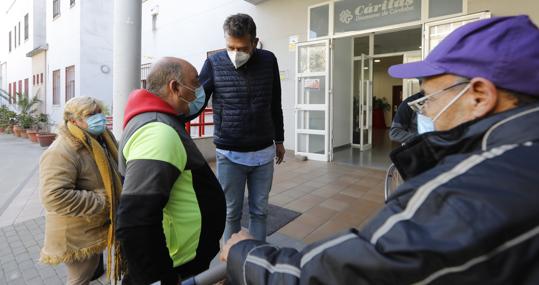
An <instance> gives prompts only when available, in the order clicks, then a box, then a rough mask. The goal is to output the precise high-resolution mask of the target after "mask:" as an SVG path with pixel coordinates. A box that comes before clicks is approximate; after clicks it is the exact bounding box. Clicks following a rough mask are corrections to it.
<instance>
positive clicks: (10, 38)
mask: <svg viewBox="0 0 539 285" xmlns="http://www.w3.org/2000/svg"><path fill="white" fill-rule="evenodd" d="M9 52H11V31H10V32H9Z"/></svg>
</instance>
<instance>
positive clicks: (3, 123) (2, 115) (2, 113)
mask: <svg viewBox="0 0 539 285" xmlns="http://www.w3.org/2000/svg"><path fill="white" fill-rule="evenodd" d="M11 113H12V112H11V111H10V110H9V109H8V108H7V106H5V105H2V106H0V133H4V132H5V131H6V129H8V128H9V127H10V125H9V119H10V117H11Z"/></svg>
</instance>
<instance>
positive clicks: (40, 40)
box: [29, 0, 47, 48]
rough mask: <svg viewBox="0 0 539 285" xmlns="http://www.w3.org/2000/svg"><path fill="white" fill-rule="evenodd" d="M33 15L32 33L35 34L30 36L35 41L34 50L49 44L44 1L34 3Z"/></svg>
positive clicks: (35, 0) (39, 0)
mask: <svg viewBox="0 0 539 285" xmlns="http://www.w3.org/2000/svg"><path fill="white" fill-rule="evenodd" d="M33 5H34V6H33V12H34V13H33V15H31V16H30V23H29V25H30V31H32V30H33V33H32V34H30V36H31V37H32V38H33V41H34V43H33V44H34V48H35V47H39V46H42V45H45V44H46V43H47V37H46V33H47V29H46V22H47V20H46V16H47V13H46V10H45V9H46V3H45V1H43V0H34V1H33Z"/></svg>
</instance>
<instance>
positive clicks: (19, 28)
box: [19, 22, 21, 45]
mask: <svg viewBox="0 0 539 285" xmlns="http://www.w3.org/2000/svg"><path fill="white" fill-rule="evenodd" d="M19 45H21V22H19Z"/></svg>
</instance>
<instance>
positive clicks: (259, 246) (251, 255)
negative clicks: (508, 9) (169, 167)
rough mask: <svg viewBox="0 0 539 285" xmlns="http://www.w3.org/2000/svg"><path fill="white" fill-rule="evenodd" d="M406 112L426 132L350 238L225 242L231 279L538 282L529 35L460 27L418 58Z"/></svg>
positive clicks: (401, 153)
mask: <svg viewBox="0 0 539 285" xmlns="http://www.w3.org/2000/svg"><path fill="white" fill-rule="evenodd" d="M389 73H390V74H391V75H392V76H394V77H399V78H421V79H422V84H421V86H422V89H423V92H424V93H425V96H424V97H423V98H421V99H419V100H416V101H414V102H410V103H409V105H410V106H411V107H412V109H414V110H415V111H416V112H418V113H420V114H421V115H423V116H426V117H427V118H428V120H430V124H432V126H431V129H432V130H434V131H433V132H428V133H425V134H422V135H420V136H417V137H416V138H414V139H412V140H411V141H409V142H408V143H407V144H406V145H405V146H403V147H401V148H399V149H396V150H395V151H393V152H392V153H391V158H392V160H393V162H394V163H395V165H396V167H397V168H398V170H399V172H400V173H401V174H402V176H403V178H404V179H405V180H406V181H405V183H404V184H403V185H401V186H400V187H399V189H398V190H397V192H396V193H395V194H394V195H393V196H392V197H390V198H389V200H388V201H387V203H386V205H385V207H384V208H383V209H382V210H381V211H380V212H379V213H378V214H377V215H376V216H375V217H374V218H373V219H372V220H371V222H370V223H369V224H368V225H367V226H366V227H364V228H363V229H362V230H360V231H358V230H356V229H350V230H348V231H346V232H344V233H341V234H339V235H337V236H334V237H332V238H329V239H327V240H324V241H321V242H318V243H315V244H312V245H309V246H307V247H306V248H305V249H304V250H303V251H301V252H298V251H296V250H293V249H288V248H282V249H280V248H277V247H275V246H272V245H270V244H266V243H264V242H260V241H254V240H251V239H249V237H248V235H247V234H246V233H240V234H237V235H233V236H232V238H231V239H230V241H229V242H228V243H227V244H226V245H225V247H224V248H223V250H222V254H221V258H222V259H224V260H227V261H228V273H229V279H230V280H231V281H232V283H233V284H539V30H538V29H537V27H536V26H535V25H534V24H533V23H532V22H531V21H530V20H529V18H528V17H527V16H517V17H497V18H492V19H487V20H481V21H477V22H473V23H470V24H467V25H465V26H463V27H461V28H459V29H457V30H455V31H454V32H453V33H451V34H450V35H449V36H448V37H447V38H445V39H444V40H443V41H442V42H441V43H440V44H439V45H438V46H437V47H436V48H435V49H434V50H433V51H432V52H431V53H430V54H429V56H428V57H427V58H426V59H425V60H424V61H421V62H416V63H408V64H402V65H397V66H393V67H391V68H390V69H389Z"/></svg>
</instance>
